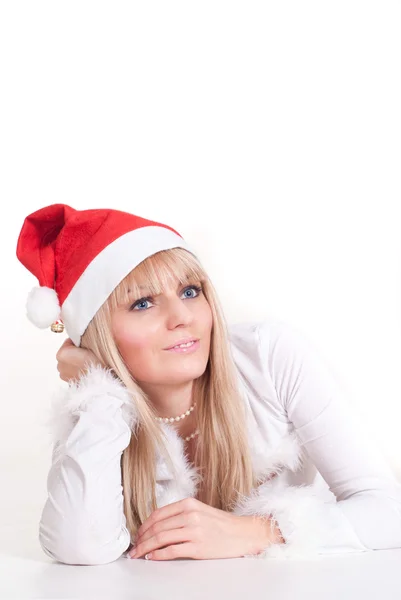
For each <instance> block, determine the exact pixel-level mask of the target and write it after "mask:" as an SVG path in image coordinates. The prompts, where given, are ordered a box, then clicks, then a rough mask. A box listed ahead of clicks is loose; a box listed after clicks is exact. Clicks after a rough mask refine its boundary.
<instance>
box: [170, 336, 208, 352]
mask: <svg viewBox="0 0 401 600" xmlns="http://www.w3.org/2000/svg"><path fill="white" fill-rule="evenodd" d="M196 342H199V340H198V339H196V338H193V339H192V340H188V342H183V343H181V344H176V345H175V346H170V347H169V348H164V350H173V349H174V348H190V347H191V346H193V344H196Z"/></svg>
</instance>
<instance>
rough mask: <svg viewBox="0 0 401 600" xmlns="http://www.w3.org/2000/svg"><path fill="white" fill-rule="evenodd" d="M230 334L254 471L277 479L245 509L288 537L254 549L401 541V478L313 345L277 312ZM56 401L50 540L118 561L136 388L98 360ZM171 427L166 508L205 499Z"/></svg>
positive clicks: (276, 552) (42, 536) (44, 520)
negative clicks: (125, 456) (269, 518)
mask: <svg viewBox="0 0 401 600" xmlns="http://www.w3.org/2000/svg"><path fill="white" fill-rule="evenodd" d="M229 340H230V348H231V351H232V357H233V359H234V363H235V366H236V373H237V376H238V385H239V389H240V391H241V395H242V397H243V400H244V403H245V406H246V409H247V424H248V430H249V443H250V447H251V450H252V457H253V463H254V468H255V470H256V471H257V472H258V474H259V475H261V476H264V477H265V478H266V481H265V483H262V484H261V485H260V486H259V487H258V488H257V489H255V490H252V493H251V494H250V496H249V497H247V498H243V499H241V500H240V501H238V502H237V505H236V507H235V508H234V511H233V512H234V513H235V514H239V515H241V514H242V515H247V514H248V515H249V514H254V515H270V514H272V515H273V516H274V517H275V519H276V520H277V522H278V526H279V528H280V530H281V532H282V534H283V536H284V539H285V540H286V543H285V544H273V545H270V546H269V547H268V548H266V549H265V550H264V551H263V552H262V553H260V554H259V555H246V556H255V557H257V558H308V557H311V556H312V557H317V556H323V555H327V554H336V553H344V552H364V551H369V550H380V549H389V548H399V547H401V484H400V483H399V482H398V481H397V479H396V478H395V476H394V474H393V472H392V470H391V469H390V467H389V465H388V464H387V462H386V461H385V460H384V458H383V456H382V454H381V453H380V451H379V450H378V448H377V447H376V446H375V445H374V444H373V443H372V442H371V441H370V439H369V437H368V435H367V433H366V432H365V431H364V428H363V427H362V426H361V425H360V423H359V421H358V417H357V415H356V413H355V411H354V410H353V408H352V407H351V405H350V404H349V403H348V402H346V401H345V399H344V398H343V397H342V395H341V392H340V391H339V388H338V385H337V383H336V381H335V379H334V377H333V376H332V375H331V373H330V371H329V369H328V367H327V365H326V364H325V363H324V361H323V360H322V359H321V358H320V357H319V354H318V353H317V352H316V350H315V348H314V347H313V346H312V344H311V343H310V342H309V341H308V340H307V339H306V337H305V336H304V335H303V334H302V333H300V331H298V330H297V329H295V328H294V327H292V326H290V325H289V324H287V323H285V322H283V321H280V320H277V319H266V320H265V321H263V322H259V323H242V324H236V325H231V326H229ZM50 410H51V415H50V420H49V425H50V428H51V433H52V436H53V444H54V446H53V455H52V465H51V467H50V471H49V475H48V479H47V490H48V498H47V500H46V503H45V506H44V508H43V512H42V516H41V520H40V524H39V541H40V544H41V546H42V548H43V550H44V552H45V553H46V554H47V555H48V556H50V557H51V558H53V559H55V560H57V561H60V562H64V563H68V564H84V565H91V564H92V565H94V564H104V563H109V562H112V561H114V560H116V559H118V558H119V557H120V556H121V555H122V554H123V553H124V552H125V550H127V549H128V547H129V546H130V542H131V540H130V535H129V532H128V530H127V528H126V519H125V515H124V512H123V487H122V481H121V464H120V460H121V455H122V452H123V450H124V449H125V448H126V447H127V446H128V444H129V440H130V436H131V433H132V431H133V430H134V428H135V426H136V424H137V422H138V418H137V414H136V410H135V407H134V405H133V403H132V401H131V397H130V395H129V394H128V392H127V390H126V388H125V386H123V384H122V383H121V382H120V381H119V380H117V379H116V378H115V377H113V376H112V375H111V373H110V372H109V371H108V370H106V369H102V368H101V367H92V368H91V369H90V370H89V371H88V373H87V374H86V375H84V376H83V377H82V378H81V379H80V381H79V383H78V384H71V385H70V386H69V387H68V389H63V390H62V391H61V392H60V394H57V395H56V397H55V398H54V400H53V403H52V406H51V409H50ZM161 426H162V427H163V429H164V431H165V432H166V435H167V439H168V449H169V453H170V456H171V457H172V458H173V462H174V465H175V467H176V472H175V473H170V471H169V469H168V468H167V465H166V464H165V462H164V459H163V458H162V457H161V456H159V455H158V457H157V469H156V475H157V482H156V492H157V502H158V506H159V507H160V506H164V505H166V504H169V503H171V502H174V501H177V500H180V499H183V498H186V497H188V496H194V495H195V493H196V485H197V476H196V473H195V471H194V470H193V469H192V468H191V466H190V465H189V464H188V463H187V459H186V457H185V453H184V447H183V442H182V440H181V438H180V437H179V436H178V435H177V434H176V432H175V429H174V428H173V426H170V425H168V424H163V425H161ZM272 474H276V476H275V477H273V478H271V479H269V477H270V475H272Z"/></svg>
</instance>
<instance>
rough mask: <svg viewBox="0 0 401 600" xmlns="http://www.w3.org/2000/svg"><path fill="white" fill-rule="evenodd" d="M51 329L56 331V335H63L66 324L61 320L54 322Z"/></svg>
mask: <svg viewBox="0 0 401 600" xmlns="http://www.w3.org/2000/svg"><path fill="white" fill-rule="evenodd" d="M50 329H51V330H52V331H54V333H63V331H64V323H63V322H62V321H60V320H58V321H54V323H52V324H51V325H50Z"/></svg>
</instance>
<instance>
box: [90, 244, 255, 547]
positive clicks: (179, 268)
mask: <svg viewBox="0 0 401 600" xmlns="http://www.w3.org/2000/svg"><path fill="white" fill-rule="evenodd" d="M139 279H141V280H142V281H143V280H145V281H146V282H147V286H148V287H149V290H150V295H152V296H155V295H157V294H161V293H163V290H164V289H166V288H167V287H168V286H174V285H176V282H177V280H178V281H179V282H180V283H181V284H186V283H188V282H191V283H192V282H195V283H198V284H199V283H200V284H201V287H202V290H203V294H204V295H205V297H206V300H207V302H208V303H209V305H210V308H211V312H212V316H213V325H212V331H211V340H210V355H209V361H208V363H207V367H206V370H205V372H204V373H203V374H202V375H201V376H200V377H198V378H197V379H196V380H194V382H193V397H192V401H193V402H195V401H196V403H197V427H198V428H199V429H200V431H201V436H199V438H197V446H196V450H195V456H194V466H195V469H196V470H197V473H198V475H199V480H200V482H201V484H200V485H199V487H198V492H197V496H196V497H197V498H198V499H199V500H200V501H202V502H204V503H206V504H209V505H210V506H213V507H215V508H220V509H222V510H226V511H229V510H231V509H232V508H233V506H234V504H235V502H236V500H237V498H238V496H239V494H241V495H242V494H243V495H248V494H249V493H250V491H251V489H252V487H254V486H255V484H256V480H255V476H254V473H253V470H252V462H251V454H250V449H249V444H248V438H247V429H246V420H245V412H244V406H243V401H242V399H241V396H240V394H239V391H238V387H237V385H238V383H237V380H236V377H235V373H234V363H233V360H232V356H231V352H230V346H229V343H228V336H227V325H226V322H225V319H224V316H223V312H222V309H221V307H220V304H219V301H218V298H217V295H216V292H215V290H214V288H213V285H212V283H211V281H210V279H209V278H208V276H207V274H206V272H205V270H204V269H203V267H202V266H201V264H200V263H199V262H198V260H197V259H196V257H195V256H194V255H193V254H191V253H190V252H188V251H187V250H185V249H183V248H172V249H170V250H163V251H160V252H158V253H157V254H154V255H152V256H150V257H148V258H147V259H146V260H144V261H143V262H142V263H140V264H139V265H138V266H137V267H135V269H133V270H132V271H131V272H130V273H129V274H128V275H127V276H126V277H125V278H124V279H123V280H122V281H121V282H120V283H119V285H118V286H117V287H116V288H115V289H114V291H113V292H112V293H111V295H110V296H109V297H108V299H107V300H106V302H105V303H104V304H103V305H102V306H101V308H100V309H99V310H98V312H97V313H96V315H95V316H94V318H93V319H92V321H91V322H90V323H89V325H88V327H87V329H86V331H85V333H84V334H83V336H82V340H81V347H83V348H88V349H89V350H91V351H92V352H93V353H94V354H95V355H96V356H97V358H98V359H99V360H100V361H101V362H102V363H103V364H104V365H105V366H107V367H109V368H111V369H112V371H113V373H114V374H115V376H117V377H118V378H119V379H120V380H121V381H122V382H123V384H124V385H125V386H126V387H127V389H128V391H129V392H130V393H131V395H132V401H133V402H134V403H135V406H136V408H137V411H138V415H139V418H138V421H139V423H138V424H137V426H136V427H135V432H134V431H133V435H131V439H130V443H129V445H128V446H127V448H126V449H125V450H124V451H123V454H122V460H121V469H122V484H123V490H124V492H123V493H124V513H125V516H126V520H127V528H128V530H129V532H130V534H131V539H133V537H134V536H135V533H136V531H137V529H138V528H139V527H140V525H141V524H142V523H143V522H144V521H145V520H146V519H147V518H148V516H149V514H150V512H152V511H153V510H155V509H156V508H157V504H156V495H155V483H156V482H155V478H156V477H155V476H156V473H155V466H156V465H155V459H156V451H157V449H160V452H161V453H162V454H164V456H165V458H166V460H167V461H168V463H169V464H170V466H171V468H172V469H174V465H173V464H172V461H171V460H170V457H169V455H168V452H167V447H166V445H165V437H164V434H163V431H162V428H161V427H160V425H159V423H158V422H157V421H156V420H155V418H154V417H155V412H154V409H153V406H152V403H151V402H150V399H149V397H148V396H147V394H145V392H144V391H143V390H142V389H141V388H140V386H139V385H138V383H137V382H136V381H135V379H134V378H133V376H132V375H131V373H130V371H129V369H128V367H127V365H126V363H125V362H124V360H123V358H122V356H121V354H120V352H119V350H118V347H117V345H116V342H115V340H114V338H113V335H112V329H111V313H112V311H113V310H114V309H116V308H117V306H118V305H120V304H121V303H128V302H130V298H131V296H129V295H128V294H129V290H130V291H131V293H132V294H133V297H135V298H139V297H140V296H141V291H140V289H139V288H138V283H137V282H138V281H139ZM149 507H150V512H149Z"/></svg>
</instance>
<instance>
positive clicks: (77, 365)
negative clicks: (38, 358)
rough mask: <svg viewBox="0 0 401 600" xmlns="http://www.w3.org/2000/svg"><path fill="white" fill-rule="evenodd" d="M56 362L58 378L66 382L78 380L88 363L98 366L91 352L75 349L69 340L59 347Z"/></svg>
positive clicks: (98, 362)
mask: <svg viewBox="0 0 401 600" xmlns="http://www.w3.org/2000/svg"><path fill="white" fill-rule="evenodd" d="M56 360H57V370H58V372H59V374H60V378H61V379H62V380H63V381H67V382H68V381H69V380H70V379H79V377H80V376H81V375H83V374H84V373H85V371H86V368H87V367H88V365H89V364H90V363H93V364H100V361H98V359H97V358H96V356H95V355H94V354H93V352H91V351H90V350H87V349H86V348H77V346H75V344H74V342H73V341H72V340H71V339H70V338H67V339H66V340H65V341H64V343H63V344H62V345H61V346H60V348H59V350H58V352H57V354H56Z"/></svg>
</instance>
